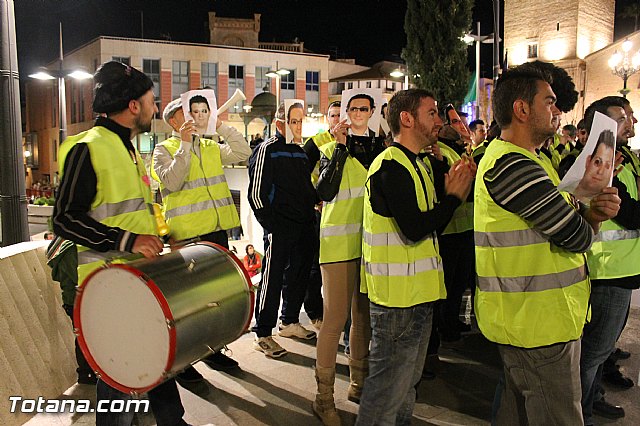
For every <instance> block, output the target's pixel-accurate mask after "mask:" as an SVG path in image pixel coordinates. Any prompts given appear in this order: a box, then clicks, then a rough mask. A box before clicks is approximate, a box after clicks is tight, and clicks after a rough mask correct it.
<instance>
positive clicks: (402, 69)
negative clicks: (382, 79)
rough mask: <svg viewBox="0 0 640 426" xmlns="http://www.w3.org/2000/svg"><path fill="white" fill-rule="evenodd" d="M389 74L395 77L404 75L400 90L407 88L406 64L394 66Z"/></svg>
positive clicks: (407, 73) (407, 74)
mask: <svg viewBox="0 0 640 426" xmlns="http://www.w3.org/2000/svg"><path fill="white" fill-rule="evenodd" d="M389 75H390V76H391V77H395V78H400V77H404V82H403V83H402V90H407V89H408V88H409V72H408V71H407V68H406V65H403V66H401V67H400V68H396V69H395V70H393V71H391V72H390V73H389Z"/></svg>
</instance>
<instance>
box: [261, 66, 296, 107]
mask: <svg viewBox="0 0 640 426" xmlns="http://www.w3.org/2000/svg"><path fill="white" fill-rule="evenodd" d="M290 73H291V71H289V70H288V69H285V68H279V67H278V62H277V61H276V69H275V70H269V71H267V72H266V73H265V74H264V75H265V76H266V77H271V78H275V79H276V84H277V87H276V93H275V95H276V112H277V111H278V107H279V106H280V89H281V87H280V81H281V80H282V76H283V75H289V74H290Z"/></svg>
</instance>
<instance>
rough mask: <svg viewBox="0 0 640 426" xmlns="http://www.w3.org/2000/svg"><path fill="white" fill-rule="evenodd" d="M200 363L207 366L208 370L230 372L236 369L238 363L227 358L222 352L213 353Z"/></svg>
mask: <svg viewBox="0 0 640 426" xmlns="http://www.w3.org/2000/svg"><path fill="white" fill-rule="evenodd" d="M201 361H202V362H204V363H205V364H207V366H208V367H209V368H211V369H213V370H218V371H230V370H235V369H236V368H238V361H236V360H234V359H232V358H229V357H228V356H226V355H225V354H223V353H222V351H218V352H214V353H212V354H211V355H209V356H208V357H206V358H203V359H202V360H201Z"/></svg>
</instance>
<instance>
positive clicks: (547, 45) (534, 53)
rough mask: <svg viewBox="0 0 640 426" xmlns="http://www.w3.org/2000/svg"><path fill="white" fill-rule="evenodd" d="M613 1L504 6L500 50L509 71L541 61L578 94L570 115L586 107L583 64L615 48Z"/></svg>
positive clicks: (539, 0)
mask: <svg viewBox="0 0 640 426" xmlns="http://www.w3.org/2000/svg"><path fill="white" fill-rule="evenodd" d="M614 19H615V0H504V48H505V52H507V55H508V62H509V64H508V65H509V66H514V65H519V64H522V63H524V62H529V61H535V60H541V61H545V62H553V63H554V64H555V65H557V66H559V67H561V68H564V69H565V70H566V71H567V73H568V74H569V75H570V76H571V77H572V78H573V82H574V84H575V85H576V90H577V91H578V93H579V97H578V103H577V104H576V106H575V108H574V112H571V113H569V114H567V116H565V117H564V119H563V122H574V124H575V121H576V120H577V119H579V118H581V116H582V112H583V111H584V107H585V103H584V100H585V98H584V96H585V85H586V63H585V61H584V58H585V57H586V56H587V55H589V54H591V53H593V52H595V51H598V50H600V49H602V48H604V47H606V46H609V45H610V44H611V43H612V42H613V24H614Z"/></svg>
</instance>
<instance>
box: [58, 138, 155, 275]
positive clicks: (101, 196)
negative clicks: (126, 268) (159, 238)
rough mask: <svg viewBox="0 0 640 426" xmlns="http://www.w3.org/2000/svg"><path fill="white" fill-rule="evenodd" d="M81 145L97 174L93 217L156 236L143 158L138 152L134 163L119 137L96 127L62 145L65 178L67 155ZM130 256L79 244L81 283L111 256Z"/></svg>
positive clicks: (136, 231) (137, 232) (91, 212)
mask: <svg viewBox="0 0 640 426" xmlns="http://www.w3.org/2000/svg"><path fill="white" fill-rule="evenodd" d="M77 143H86V144H87V147H88V148H89V154H90V157H91V165H92V167H93V169H94V172H95V174H96V181H97V183H96V195H95V197H94V200H93V201H92V203H91V210H90V211H89V215H90V216H91V217H92V218H94V219H95V220H97V221H99V222H100V223H102V224H104V225H107V226H111V227H117V228H120V229H123V230H124V231H128V232H131V233H134V234H146V235H155V234H156V225H155V220H154V217H153V214H152V210H151V191H150V189H149V185H148V182H149V180H148V176H147V171H146V169H145V167H144V162H143V161H142V158H140V155H139V154H138V153H137V152H136V153H135V157H136V161H135V162H133V161H132V159H131V154H130V153H129V151H128V150H127V148H126V147H125V146H124V144H123V143H122V140H121V139H120V137H119V136H118V135H116V134H115V133H113V132H111V131H110V130H107V129H106V128H104V127H99V126H96V127H93V128H91V129H89V130H87V131H86V132H82V133H80V134H78V135H75V136H71V137H69V138H67V140H65V142H64V143H63V144H62V146H64V149H62V146H61V149H60V154H61V155H60V157H59V164H60V165H61V167H60V174H61V175H62V174H63V172H64V170H63V168H62V165H63V164H64V162H65V159H66V156H67V154H68V153H69V151H70V150H71V148H72V147H73V146H74V145H75V144H77ZM126 254H127V253H123V252H119V251H115V252H113V253H112V252H108V253H106V254H105V253H100V252H97V251H95V250H90V249H88V248H87V247H84V246H81V245H78V283H79V284H82V283H83V282H84V279H85V277H86V276H87V275H88V274H89V273H90V272H91V271H93V270H94V269H96V268H98V267H100V266H101V265H102V264H104V260H105V259H107V258H108V257H117V256H121V255H126ZM91 256H93V259H91V258H90V257H91Z"/></svg>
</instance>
